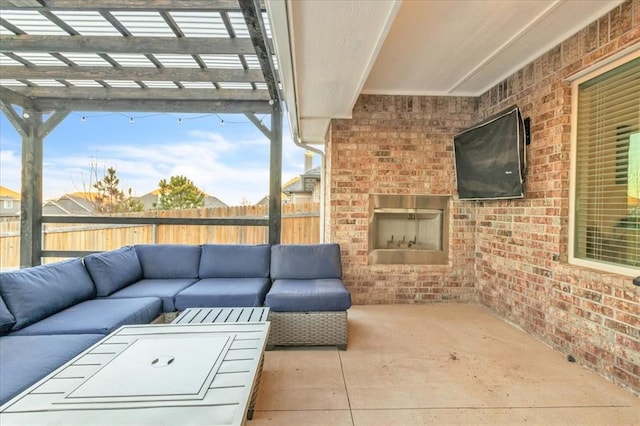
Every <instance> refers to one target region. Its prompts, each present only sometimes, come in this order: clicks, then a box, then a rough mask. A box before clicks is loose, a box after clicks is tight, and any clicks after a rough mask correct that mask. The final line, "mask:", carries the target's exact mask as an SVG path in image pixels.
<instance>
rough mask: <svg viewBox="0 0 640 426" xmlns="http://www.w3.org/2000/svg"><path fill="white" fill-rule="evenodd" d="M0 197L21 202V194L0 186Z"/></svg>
mask: <svg viewBox="0 0 640 426" xmlns="http://www.w3.org/2000/svg"><path fill="white" fill-rule="evenodd" d="M0 197H5V198H11V199H13V200H19V199H20V198H21V196H20V193H18V192H16V191H14V190H12V189H9V188H7V187H6V186H1V185H0Z"/></svg>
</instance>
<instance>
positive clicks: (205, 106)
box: [34, 98, 271, 114]
mask: <svg viewBox="0 0 640 426" xmlns="http://www.w3.org/2000/svg"><path fill="white" fill-rule="evenodd" d="M34 106H35V107H36V109H38V110H40V111H55V110H72V111H96V112H98V111H100V112H136V111H137V112H167V113H184V114H189V113H194V114H195V113H203V114H207V113H219V114H243V113H245V112H247V111H251V112H253V113H255V114H270V113H271V105H269V103H268V102H267V101H234V100H229V101H215V100H183V99H169V100H149V99H111V100H109V101H104V100H102V99H60V98H41V99H37V100H35V101H34Z"/></svg>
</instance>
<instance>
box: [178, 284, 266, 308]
mask: <svg viewBox="0 0 640 426" xmlns="http://www.w3.org/2000/svg"><path fill="white" fill-rule="evenodd" d="M267 290H269V279H268V278H205V279H202V280H200V281H198V282H197V283H195V284H194V285H192V286H191V287H189V288H187V289H186V290H183V291H181V292H180V293H178V295H177V296H176V308H177V309H178V310H179V311H182V310H184V309H186V308H201V307H232V306H262V305H263V303H264V297H265V294H267Z"/></svg>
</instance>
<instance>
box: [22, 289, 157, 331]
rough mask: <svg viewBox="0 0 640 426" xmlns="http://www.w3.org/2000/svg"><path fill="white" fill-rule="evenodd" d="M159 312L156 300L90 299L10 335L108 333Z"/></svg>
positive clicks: (155, 315)
mask: <svg viewBox="0 0 640 426" xmlns="http://www.w3.org/2000/svg"><path fill="white" fill-rule="evenodd" d="M161 313H162V302H161V301H160V299H158V298H157V297H140V298H137V299H93V300H87V301H86V302H82V303H79V304H77V305H74V306H71V307H70V308H67V309H65V310H64V311H61V312H58V313H57V314H55V315H51V316H50V317H48V318H45V319H43V320H41V321H38V322H37V323H35V324H32V325H30V326H29V327H26V328H23V329H22V330H19V331H14V332H13V333H11V334H10V336H32V335H35V334H109V333H111V332H112V331H114V330H115V329H117V328H118V327H120V326H122V325H129V324H148V323H150V322H151V321H153V320H154V319H155V318H157V317H158V316H159V315H160V314H161Z"/></svg>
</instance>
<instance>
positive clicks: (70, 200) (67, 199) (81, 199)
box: [42, 192, 97, 216]
mask: <svg viewBox="0 0 640 426" xmlns="http://www.w3.org/2000/svg"><path fill="white" fill-rule="evenodd" d="M93 197H95V194H92V193H90V192H74V193H71V194H64V195H63V196H61V197H59V198H56V199H53V200H48V201H46V202H45V203H44V204H43V205H42V214H43V215H50V216H92V215H95V214H97V213H96V210H95V206H94V204H93V202H92V201H91V199H92V198H93Z"/></svg>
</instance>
